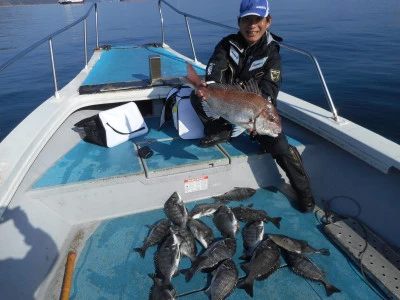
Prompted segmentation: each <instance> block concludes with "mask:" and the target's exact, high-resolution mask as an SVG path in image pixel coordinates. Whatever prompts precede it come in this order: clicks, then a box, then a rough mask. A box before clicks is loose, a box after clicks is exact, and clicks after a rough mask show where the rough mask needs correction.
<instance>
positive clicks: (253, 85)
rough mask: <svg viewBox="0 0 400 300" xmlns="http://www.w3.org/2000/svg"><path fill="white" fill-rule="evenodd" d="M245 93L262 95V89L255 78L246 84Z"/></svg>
mask: <svg viewBox="0 0 400 300" xmlns="http://www.w3.org/2000/svg"><path fill="white" fill-rule="evenodd" d="M244 91H245V92H249V93H255V94H258V95H261V90H260V87H259V86H258V83H257V82H256V81H255V80H254V79H253V78H252V79H250V80H249V81H248V82H247V83H246V85H245V86H244Z"/></svg>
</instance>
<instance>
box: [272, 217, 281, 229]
mask: <svg viewBox="0 0 400 300" xmlns="http://www.w3.org/2000/svg"><path fill="white" fill-rule="evenodd" d="M269 220H270V221H271V222H272V223H273V224H274V225H275V226H276V227H277V228H281V220H282V218H281V217H276V218H270V219H269Z"/></svg>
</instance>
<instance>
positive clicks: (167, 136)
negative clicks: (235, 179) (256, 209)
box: [32, 118, 302, 189]
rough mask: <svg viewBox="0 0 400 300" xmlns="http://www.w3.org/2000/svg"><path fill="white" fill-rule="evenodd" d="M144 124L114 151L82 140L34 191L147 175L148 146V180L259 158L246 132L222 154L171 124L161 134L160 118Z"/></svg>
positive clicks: (40, 180)
mask: <svg viewBox="0 0 400 300" xmlns="http://www.w3.org/2000/svg"><path fill="white" fill-rule="evenodd" d="M145 121H146V124H147V126H148V128H149V131H148V132H147V133H146V134H145V135H141V136H138V137H136V138H134V139H132V140H129V141H127V142H124V143H122V144H120V145H117V146H115V147H112V148H106V147H101V146H98V145H95V144H90V143H87V142H85V141H80V142H79V143H78V144H77V145H76V146H75V147H74V148H72V149H71V150H70V151H68V152H67V153H66V154H65V155H64V156H63V157H61V158H60V159H59V160H58V161H56V162H55V163H54V165H53V166H51V167H50V168H49V169H48V170H47V171H46V172H45V173H44V174H43V175H42V176H41V177H40V178H39V179H38V180H37V181H36V182H35V184H34V185H33V187H32V188H33V189H37V188H46V187H55V186H58V185H65V184H73V183H78V182H84V181H89V180H99V179H104V178H111V177H116V176H124V175H140V174H144V172H145V171H144V166H143V164H142V161H141V160H140V158H139V157H138V155H137V151H136V149H137V148H140V147H143V146H147V145H149V146H150V148H151V149H152V150H153V151H154V155H153V156H152V157H151V158H149V159H147V160H145V161H144V164H145V165H146V167H147V170H148V174H147V175H148V177H154V176H158V173H159V174H163V173H162V172H163V171H164V170H171V169H173V168H176V169H179V168H181V167H187V168H189V167H192V168H193V167H196V165H197V166H198V165H201V164H204V165H208V164H209V163H213V164H215V163H219V164H229V161H233V160H235V159H236V158H240V157H246V156H251V155H257V154H258V153H259V151H260V150H259V144H258V142H256V141H253V142H251V141H250V138H249V136H248V134H247V133H243V134H242V135H240V136H239V137H237V138H234V139H232V140H231V141H230V142H229V143H222V144H221V149H223V151H224V152H225V153H223V152H222V151H221V149H220V148H219V147H217V146H214V147H211V148H207V149H205V148H200V147H198V145H197V144H198V141H197V140H183V139H181V138H179V136H178V133H177V131H176V129H175V128H174V127H173V124H172V121H170V122H167V123H166V124H165V125H164V126H163V127H162V129H161V130H160V131H158V125H159V119H158V118H147V119H146V120H145ZM287 138H288V140H289V143H290V144H292V145H294V146H301V145H302V143H301V142H299V141H297V140H296V139H294V138H291V137H287ZM149 142H150V143H149ZM178 171H179V170H178Z"/></svg>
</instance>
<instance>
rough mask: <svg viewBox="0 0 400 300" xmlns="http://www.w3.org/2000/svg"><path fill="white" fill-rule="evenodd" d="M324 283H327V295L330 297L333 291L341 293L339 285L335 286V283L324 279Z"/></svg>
mask: <svg viewBox="0 0 400 300" xmlns="http://www.w3.org/2000/svg"><path fill="white" fill-rule="evenodd" d="M324 285H325V290H326V295H327V296H328V297H329V296H330V295H332V294H333V293H340V292H341V290H339V289H338V288H337V287H335V286H334V285H332V284H330V283H329V282H327V281H324Z"/></svg>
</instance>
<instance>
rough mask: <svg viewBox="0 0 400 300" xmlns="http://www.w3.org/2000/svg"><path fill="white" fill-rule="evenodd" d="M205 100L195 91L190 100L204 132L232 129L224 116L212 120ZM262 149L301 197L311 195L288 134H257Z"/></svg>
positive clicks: (304, 172) (296, 152)
mask: <svg viewBox="0 0 400 300" xmlns="http://www.w3.org/2000/svg"><path fill="white" fill-rule="evenodd" d="M201 101H203V100H202V99H201V98H200V97H198V96H197V95H196V94H195V93H194V92H192V94H191V95H190V102H191V103H192V106H193V108H194V110H195V111H196V113H197V115H198V116H199V118H200V120H201V121H202V123H203V124H204V134H205V135H207V136H208V135H213V134H225V133H226V132H227V131H230V132H231V131H232V125H231V124H230V123H229V122H228V121H226V120H225V119H223V118H220V119H217V120H212V119H211V118H210V117H208V116H207V114H206V113H205V111H204V109H203V106H202V104H201ZM257 138H258V140H259V142H260V146H261V149H262V150H263V151H265V152H268V153H271V155H272V157H273V158H274V159H275V161H276V162H277V164H278V165H279V166H280V167H281V168H282V169H283V170H284V171H285V173H286V176H287V177H288V178H289V181H290V185H291V186H292V188H293V189H294V190H295V191H296V193H297V194H298V196H299V197H300V198H304V197H307V196H310V195H311V187H310V180H309V177H308V174H307V172H306V170H305V169H304V167H303V162H302V160H301V157H300V154H299V152H298V151H297V149H296V148H295V147H293V146H291V145H289V142H288V140H287V138H286V136H285V135H284V134H283V132H282V133H280V134H279V135H278V136H277V137H271V136H268V135H257Z"/></svg>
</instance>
